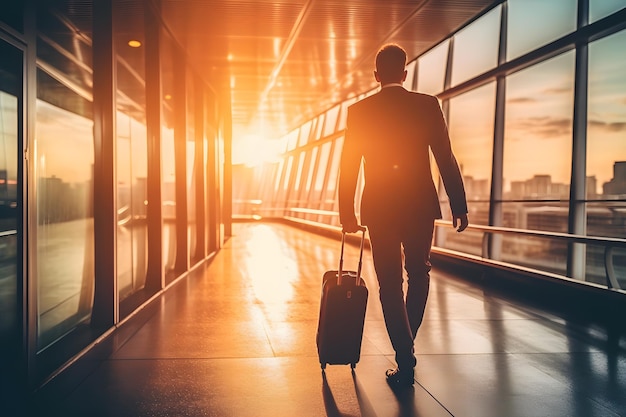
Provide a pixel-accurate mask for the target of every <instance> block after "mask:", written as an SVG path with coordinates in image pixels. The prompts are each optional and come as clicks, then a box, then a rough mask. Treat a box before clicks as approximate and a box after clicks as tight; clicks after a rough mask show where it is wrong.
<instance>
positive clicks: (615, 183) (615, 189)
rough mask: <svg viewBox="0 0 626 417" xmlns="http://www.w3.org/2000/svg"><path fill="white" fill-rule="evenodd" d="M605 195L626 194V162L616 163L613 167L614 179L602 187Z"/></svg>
mask: <svg viewBox="0 0 626 417" xmlns="http://www.w3.org/2000/svg"><path fill="white" fill-rule="evenodd" d="M602 191H603V193H604V194H605V195H607V194H610V195H618V194H626V161H616V162H615V164H614V165H613V179H611V181H609V182H605V183H604V184H603V185H602Z"/></svg>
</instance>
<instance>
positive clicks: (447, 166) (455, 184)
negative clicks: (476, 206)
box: [430, 97, 469, 232]
mask: <svg viewBox="0 0 626 417" xmlns="http://www.w3.org/2000/svg"><path fill="white" fill-rule="evenodd" d="M432 100H433V102H432V121H433V125H432V128H433V131H432V136H431V138H432V139H431V142H430V148H431V149H432V151H433V155H434V156H435V160H436V161H437V167H438V168H439V172H440V173H441V178H442V179H443V184H444V187H445V189H446V193H447V194H448V197H449V198H450V208H451V210H452V224H453V225H454V227H455V228H456V227H457V224H459V227H458V229H457V231H459V232H462V231H463V230H465V228H466V227H467V226H468V223H469V221H468V217H467V199H466V197H465V186H464V185H463V176H462V175H461V170H460V169H459V164H458V163H457V161H456V158H455V157H454V154H453V153H452V146H451V144H450V136H449V135H448V127H447V126H446V122H445V120H444V118H443V113H442V112H441V107H439V102H438V101H437V98H435V97H433V98H432Z"/></svg>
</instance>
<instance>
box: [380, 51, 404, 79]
mask: <svg viewBox="0 0 626 417" xmlns="http://www.w3.org/2000/svg"><path fill="white" fill-rule="evenodd" d="M405 66H406V51H405V50H404V49H403V48H402V47H401V46H399V45H396V44H395V43H389V44H386V45H384V46H383V47H382V48H380V50H379V51H378V53H377V54H376V73H377V74H378V78H379V79H380V81H382V82H397V81H400V80H401V79H402V76H403V74H404V67H405Z"/></svg>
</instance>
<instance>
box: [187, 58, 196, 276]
mask: <svg viewBox="0 0 626 417" xmlns="http://www.w3.org/2000/svg"><path fill="white" fill-rule="evenodd" d="M185 78H186V83H187V84H186V85H187V91H186V102H187V105H186V106H185V107H186V114H185V120H186V133H187V146H186V157H185V158H186V161H185V162H186V164H187V169H186V172H187V179H186V184H187V202H186V204H187V242H188V243H187V244H188V245H189V248H188V252H189V261H190V263H191V264H193V263H195V261H197V260H198V254H197V253H196V251H197V247H198V245H197V242H198V240H197V239H198V227H197V224H196V181H197V178H196V174H197V172H198V170H197V169H196V125H195V122H196V119H195V118H196V100H195V99H196V90H197V89H199V88H200V86H198V85H196V80H195V77H194V75H193V73H192V72H191V71H190V70H187V73H186V77H185Z"/></svg>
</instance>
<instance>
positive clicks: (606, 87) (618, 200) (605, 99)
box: [586, 2, 626, 288]
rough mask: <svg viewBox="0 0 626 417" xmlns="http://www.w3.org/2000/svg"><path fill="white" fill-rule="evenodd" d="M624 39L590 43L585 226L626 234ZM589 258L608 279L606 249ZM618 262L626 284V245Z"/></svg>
mask: <svg viewBox="0 0 626 417" xmlns="http://www.w3.org/2000/svg"><path fill="white" fill-rule="evenodd" d="M596 3H597V2H596ZM592 4H593V2H592ZM625 42H626V31H621V32H618V33H616V34H614V35H611V36H608V37H606V38H603V39H600V40H598V41H595V42H592V43H591V44H590V45H589V98H588V109H589V114H588V119H587V165H586V172H587V190H586V191H587V193H586V194H587V200H588V202H587V205H586V206H587V207H586V214H587V219H586V220H587V221H586V225H587V233H588V234H590V235H594V236H608V237H619V238H626V101H625V99H624V97H626V78H624V75H623V74H624V73H626V55H625V54H624V53H623V49H624V45H625V44H626V43H625ZM586 259H587V270H586V275H587V277H588V279H589V280H592V281H594V282H597V283H601V284H604V283H605V278H604V275H605V271H604V250H603V248H602V247H598V246H591V245H590V246H589V247H588V248H587V257H586ZM613 263H614V266H615V272H616V276H617V278H618V280H619V281H620V286H621V287H622V288H626V250H624V249H621V250H616V251H615V253H614V255H613Z"/></svg>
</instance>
